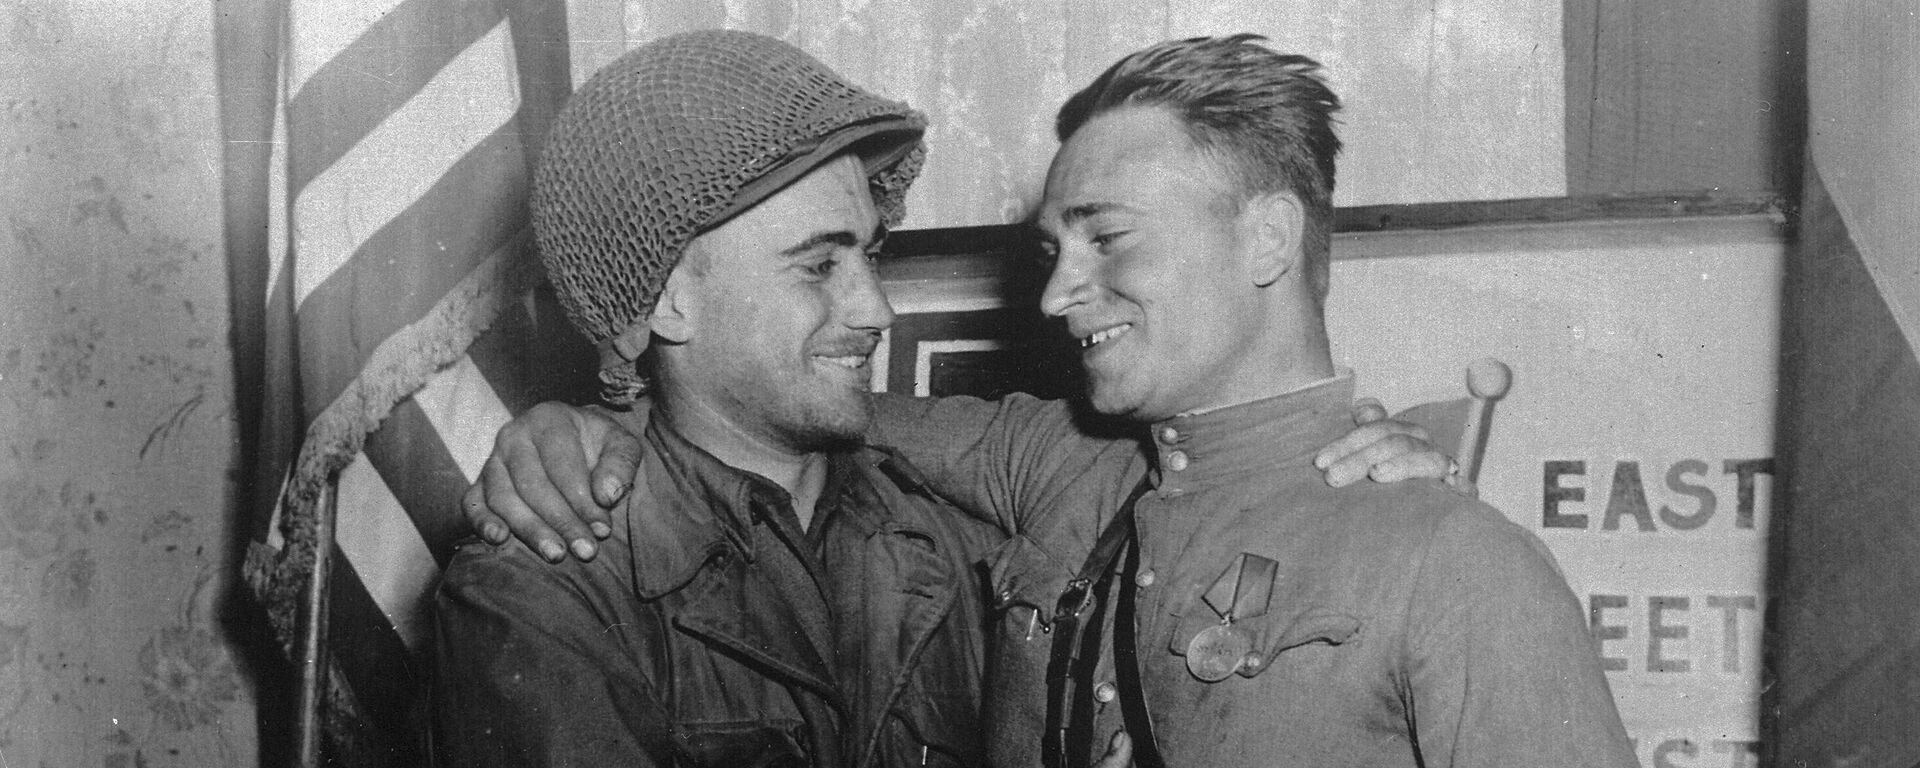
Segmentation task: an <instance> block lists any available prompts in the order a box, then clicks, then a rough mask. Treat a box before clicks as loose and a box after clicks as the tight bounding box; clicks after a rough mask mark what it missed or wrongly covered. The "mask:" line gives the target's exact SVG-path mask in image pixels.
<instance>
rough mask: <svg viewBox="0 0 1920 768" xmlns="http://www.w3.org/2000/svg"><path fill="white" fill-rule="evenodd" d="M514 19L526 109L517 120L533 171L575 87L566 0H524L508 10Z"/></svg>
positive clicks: (515, 55)
mask: <svg viewBox="0 0 1920 768" xmlns="http://www.w3.org/2000/svg"><path fill="white" fill-rule="evenodd" d="M507 14H508V18H509V20H510V21H511V23H512V24H513V58H514V63H515V64H516V65H517V66H518V68H519V74H520V114H519V115H518V116H516V117H515V120H516V121H517V122H519V124H520V131H521V134H522V135H523V136H524V140H525V141H526V145H527V147H529V148H530V150H531V151H529V152H527V175H528V176H529V177H531V176H532V175H533V160H534V158H537V157H539V156H540V148H541V147H544V146H546V144H547V129H548V128H550V127H552V125H553V118H554V117H555V116H556V115H558V114H559V113H560V108H561V107H562V106H564V105H565V104H566V103H567V97H568V96H570V95H572V93H573V76H572V74H571V72H572V68H573V67H572V65H573V62H572V58H571V53H570V50H569V47H568V45H569V43H568V41H567V4H566V2H565V1H564V0H522V1H521V2H516V3H513V4H512V5H511V6H510V7H509V8H508V10H507Z"/></svg>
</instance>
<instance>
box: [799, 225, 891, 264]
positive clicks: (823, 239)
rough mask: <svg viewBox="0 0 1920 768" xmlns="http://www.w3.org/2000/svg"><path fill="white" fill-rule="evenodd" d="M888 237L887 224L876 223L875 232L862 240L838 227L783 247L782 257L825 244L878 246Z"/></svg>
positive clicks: (840, 246) (863, 246)
mask: <svg viewBox="0 0 1920 768" xmlns="http://www.w3.org/2000/svg"><path fill="white" fill-rule="evenodd" d="M886 239H887V225H885V224H880V225H876V226H875V227H874V228H873V232H872V233H871V234H869V235H868V236H867V238H866V239H865V240H862V239H861V238H860V236H859V235H856V234H854V233H852V232H850V231H848V230H844V229H836V230H831V231H826V232H815V233H813V234H812V235H810V236H808V237H807V239H805V240H801V241H800V242H798V243H795V244H793V245H791V246H788V247H786V248H784V249H781V251H780V257H781V258H788V259H790V258H795V257H798V256H802V255H805V254H808V253H812V252H814V251H816V250H818V249H820V248H821V247H823V246H831V247H834V248H861V249H865V248H868V247H872V246H877V245H879V244H880V243H882V242H885V241H886Z"/></svg>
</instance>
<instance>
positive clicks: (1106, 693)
mask: <svg viewBox="0 0 1920 768" xmlns="http://www.w3.org/2000/svg"><path fill="white" fill-rule="evenodd" d="M1119 695H1120V690H1119V689H1118V688H1115V687H1113V683H1101V684H1099V685H1096V686H1094V687H1093V699H1094V701H1098V702H1100V703H1102V704H1105V703H1107V702H1109V701H1113V700H1114V698H1115V697H1117V696H1119Z"/></svg>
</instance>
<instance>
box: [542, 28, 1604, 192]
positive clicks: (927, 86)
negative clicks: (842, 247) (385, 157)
mask: <svg viewBox="0 0 1920 768" xmlns="http://www.w3.org/2000/svg"><path fill="white" fill-rule="evenodd" d="M569 6H570V7H571V8H572V20H571V23H572V29H571V34H572V36H573V37H574V39H575V40H580V41H597V42H596V43H590V44H588V45H583V46H579V47H577V48H576V50H575V57H574V68H575V70H576V71H575V73H574V76H575V78H576V80H577V79H580V78H584V77H585V76H586V75H588V74H591V73H592V71H593V70H594V69H597V68H598V67H599V66H600V65H602V64H604V63H605V62H607V61H610V60H611V59H612V58H613V57H615V56H618V55H619V54H620V53H621V52H622V51H624V50H625V49H626V48H628V47H631V46H634V45H639V44H641V43H644V42H646V41H648V40H652V39H654V38H656V37H660V36H663V35H668V34H672V33H675V32H680V31H684V30H689V29H701V28H707V27H716V26H725V27H729V28H735V29H746V30H751V31H754V32H760V33H762V34H768V35H772V36H775V37H778V38H781V39H783V40H786V41H788V42H792V43H794V44H796V45H799V46H800V47H801V48H803V49H805V50H807V51H809V52H811V53H813V54H814V55H815V56H818V57H819V58H820V59H821V60H822V61H824V62H826V63H827V64H828V65H829V66H832V67H834V68H835V69H837V70H839V71H840V72H841V73H842V74H845V75H846V76H847V77H849V78H851V79H852V80H853V81H854V82H857V83H860V84H861V85H864V86H866V87H868V88H871V89H873V90H875V91H877V92H879V93H881V94H885V95H887V96H890V97H893V98H897V99H904V100H906V101H907V102H908V103H910V104H913V105H914V106H915V107H917V108H919V109H921V110H923V111H925V112H927V113H928V116H929V118H930V119H931V122H932V128H931V129H930V130H929V132H928V134H927V141H928V144H929V146H930V151H929V155H928V161H927V168H926V170H925V171H924V172H923V174H922V176H921V180H920V181H919V183H917V184H915V185H914V189H913V192H912V194H911V196H910V197H909V199H908V219H907V222H906V226H908V227H953V226H966V225H974V224H999V223H1005V222H1012V221H1019V220H1020V219H1021V218H1022V217H1024V216H1025V215H1026V213H1027V212H1028V210H1029V209H1030V208H1031V207H1032V206H1033V205H1034V203H1035V202H1036V201H1037V200H1038V197H1039V191H1040V181H1041V179H1042V177H1043V175H1044V173H1045V171H1046V164H1047V162H1048V160H1050V159H1051V158H1052V156H1053V150H1054V146H1055V142H1054V139H1053V114H1054V111H1055V110H1056V109H1057V108H1058V107H1059V106H1060V104H1061V102H1063V101H1065V100H1066V98H1067V96H1069V95H1071V94H1072V93H1073V92H1074V91H1075V90H1077V89H1079V88H1080V87H1082V86H1084V85H1086V84H1087V83H1089V82H1092V80H1093V78H1094V77H1096V76H1098V75H1099V74H1100V72H1101V71H1102V70H1104V69H1106V68H1107V67H1108V66H1109V65H1111V64H1112V63H1113V62H1114V61H1115V60H1117V59H1118V58H1119V57H1121V56H1123V55H1125V54H1127V53H1130V52H1132V51H1134V50H1137V49H1139V48H1141V47H1144V46H1147V45H1150V44H1152V43H1156V42H1159V41H1161V40H1166V39H1169V38H1176V37H1190V36H1194V35H1220V34H1231V33H1235V32H1256V33H1259V34H1263V35H1266V36H1267V37H1268V38H1269V40H1270V43H1271V44H1272V45H1273V46H1274V47H1275V48H1276V49H1279V50H1282V51H1288V52H1294V53H1301V54H1306V55H1309V56H1312V57H1313V58H1315V59H1317V60H1319V61H1320V62H1321V63H1322V64H1323V65H1325V66H1326V67H1327V72H1328V76H1329V80H1330V82H1331V83H1332V85H1333V86H1334V89H1335V91H1336V92H1337V93H1339V94H1340V96H1341V99H1342V100H1343V103H1344V104H1345V109H1344V111H1342V112H1341V114H1340V119H1341V121H1342V123H1343V128H1342V131H1341V138H1342V139H1343V140H1344V141H1345V142H1346V147H1347V149H1346V153H1345V155H1344V159H1343V161H1342V162H1341V165H1340V184H1339V189H1338V192H1337V194H1336V197H1335V202H1336V203H1337V204H1339V205H1370V204H1376V203H1417V202H1432V201H1440V200H1492V199H1502V198H1516V197H1554V196H1559V195H1564V194H1566V188H1567V187H1566V170H1565V157H1564V144H1565V141H1564V138H1563V135H1564V127H1563V121H1564V115H1565V111H1564V108H1563V101H1564V97H1563V91H1564V89H1563V85H1562V80H1563V78H1562V59H1563V52H1562V45H1561V15H1560V9H1561V0H1438V1H1437V2H1429V0H1389V1H1386V2H1383V1H1382V0H1335V1H1334V2H1326V1H1324V0H1319V1H1315V2H1305V1H1302V0H1290V1H1289V2H1246V1H1245V0H1210V1H1206V2H1182V1H1180V0H1104V1H1103V2H1090V1H1089V0H1044V1H1042V2H1034V1H1033V0H982V1H980V2H967V3H933V2H885V3H869V2H850V1H842V2H826V3H800V2H795V0H627V1H626V2H623V3H614V2H611V1H610V0H570V2H569Z"/></svg>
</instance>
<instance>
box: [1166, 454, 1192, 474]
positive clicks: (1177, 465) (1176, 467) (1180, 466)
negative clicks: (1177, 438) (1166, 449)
mask: <svg viewBox="0 0 1920 768" xmlns="http://www.w3.org/2000/svg"><path fill="white" fill-rule="evenodd" d="M1186 468H1187V452H1186V451H1174V452H1172V453H1169V454H1167V469H1171V470H1173V471H1175V472H1179V471H1182V470H1185V469H1186Z"/></svg>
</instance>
